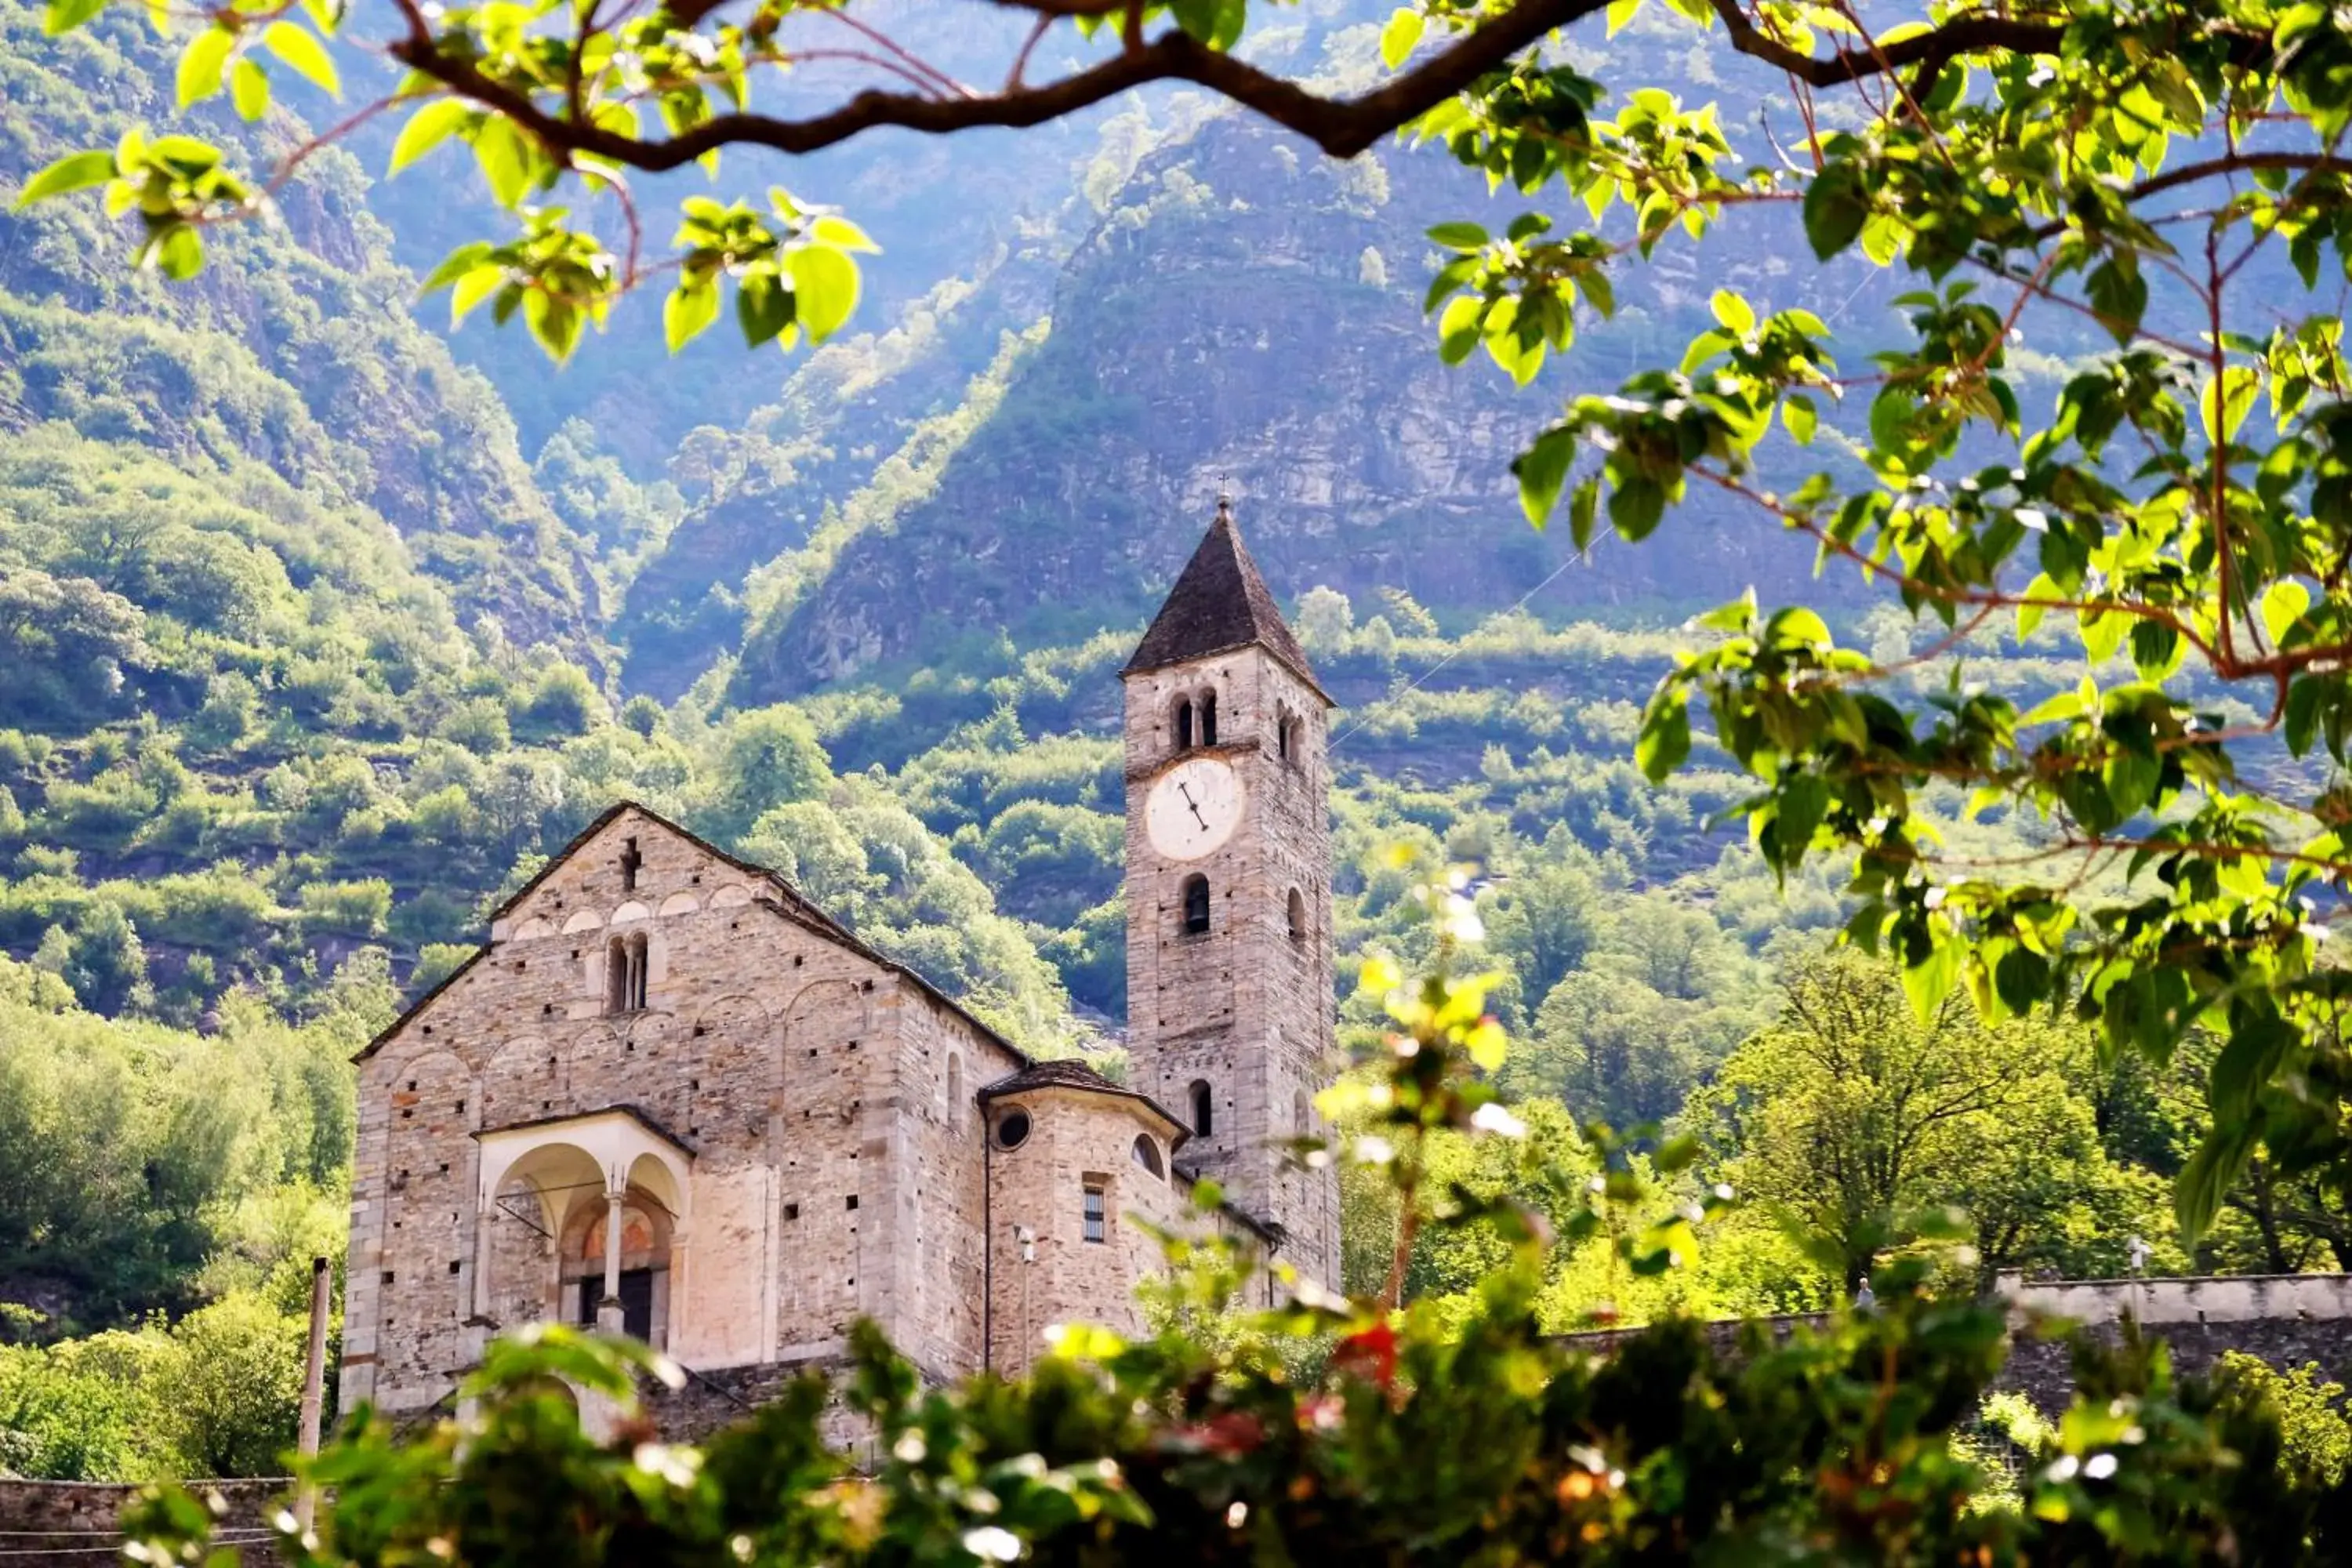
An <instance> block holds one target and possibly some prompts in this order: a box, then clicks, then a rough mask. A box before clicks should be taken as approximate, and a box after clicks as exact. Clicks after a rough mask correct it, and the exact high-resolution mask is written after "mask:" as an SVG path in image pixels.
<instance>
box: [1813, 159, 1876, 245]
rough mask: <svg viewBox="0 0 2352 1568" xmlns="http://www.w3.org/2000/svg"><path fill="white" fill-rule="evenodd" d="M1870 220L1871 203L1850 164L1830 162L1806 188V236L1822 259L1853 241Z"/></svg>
mask: <svg viewBox="0 0 2352 1568" xmlns="http://www.w3.org/2000/svg"><path fill="white" fill-rule="evenodd" d="M1869 221H1870V204H1869V203H1868V202H1867V201H1865V200H1864V197H1863V195H1862V193H1861V190H1860V189H1859V187H1858V183H1857V176H1856V174H1855V171H1854V167H1853V164H1851V163H1832V164H1831V165H1830V166H1829V167H1828V168H1826V169H1823V170H1822V172H1821V173H1820V174H1816V175H1814V176H1813V183H1812V184H1811V185H1808V186H1807V187H1806V188H1805V238H1806V239H1807V240H1808V241H1809V242H1811V245H1812V247H1813V254H1814V255H1815V256H1817V257H1819V258H1821V259H1822V260H1823V261H1827V260H1828V259H1829V258H1831V257H1832V256H1835V255H1837V254H1838V253H1839V252H1840V251H1842V250H1843V249H1845V248H1846V247H1848V246H1850V245H1852V244H1853V242H1854V239H1855V237H1857V236H1859V235H1860V234H1861V233H1862V226H1863V225H1864V224H1865V223H1867V222H1869Z"/></svg>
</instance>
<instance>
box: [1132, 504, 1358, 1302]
mask: <svg viewBox="0 0 2352 1568" xmlns="http://www.w3.org/2000/svg"><path fill="white" fill-rule="evenodd" d="M1121 679H1123V680H1124V681H1125V683H1126V687H1127V998H1128V1000H1127V1009H1128V1030H1129V1061H1130V1064H1131V1069H1130V1074H1129V1076H1130V1079H1131V1081H1132V1084H1133V1087H1135V1088H1137V1089H1141V1090H1142V1091H1143V1092H1144V1093H1146V1094H1149V1095H1150V1096H1151V1097H1152V1098H1153V1099H1154V1100H1158V1101H1159V1102H1160V1104H1162V1105H1164V1106H1167V1107H1168V1108H1170V1109H1171V1110H1173V1111H1175V1113H1176V1114H1177V1115H1178V1116H1180V1117H1181V1118H1182V1119H1183V1120H1184V1121H1186V1122H1187V1123H1188V1124H1190V1126H1191V1127H1192V1138H1191V1139H1190V1140H1189V1141H1188V1142H1186V1143H1185V1144H1184V1146H1183V1148H1182V1149H1181V1151H1180V1152H1179V1153H1178V1155H1177V1162H1178V1163H1179V1164H1181V1165H1183V1166H1185V1167H1187V1168H1189V1169H1192V1170H1193V1171H1195V1172H1197V1173H1199V1174H1200V1175H1202V1176H1203V1177H1207V1178H1210V1179H1213V1180H1214V1181H1215V1182H1217V1183H1218V1184H1220V1185H1222V1186H1223V1189H1224V1194H1225V1197H1226V1199H1227V1201H1228V1202H1230V1203H1233V1204H1234V1205H1236V1206H1238V1207H1240V1208H1242V1209H1243V1210H1244V1211H1246V1212H1247V1213H1248V1214H1250V1215H1252V1216H1254V1217H1255V1218H1257V1219H1259V1220H1261V1221H1264V1222H1267V1223H1270V1224H1273V1225H1276V1226H1280V1227H1281V1229H1282V1231H1283V1232H1284V1234H1285V1237H1286V1239H1285V1240H1284V1242H1283V1244H1282V1246H1281V1247H1280V1248H1279V1250H1278V1253H1277V1258H1278V1260H1283V1261H1287V1262H1289V1263H1290V1264H1291V1265H1293V1266H1294V1267H1295V1268H1297V1269H1298V1271H1299V1273H1300V1274H1301V1275H1302V1276H1304V1277H1305V1278H1306V1279H1309V1280H1311V1281H1313V1282H1314V1283H1316V1284H1318V1285H1323V1286H1326V1287H1328V1288H1329V1289H1339V1284H1340V1280H1339V1176H1338V1174H1337V1170H1336V1167H1331V1166H1327V1167H1326V1168H1325V1169H1323V1170H1321V1171H1308V1170H1305V1169H1303V1168H1300V1167H1299V1166H1298V1165H1297V1163H1296V1162H1295V1161H1294V1160H1293V1159H1292V1158H1291V1157H1290V1152H1289V1151H1288V1149H1287V1148H1286V1144H1287V1143H1288V1142H1289V1141H1290V1140H1292V1139H1294V1138H1298V1137H1302V1136H1314V1135H1318V1134H1325V1133H1327V1131H1328V1130H1327V1129H1326V1128H1324V1126H1323V1124H1322V1121H1321V1119H1320V1117H1319V1116H1318V1113H1317V1112H1316V1110H1315V1109H1314V1099H1315V1095H1316V1093H1317V1091H1318V1090H1319V1089H1321V1088H1322V1087H1323V1086H1324V1085H1325V1084H1326V1083H1328V1081H1329V1080H1330V1078H1331V1076H1332V1073H1333V1071H1334V1068H1335V1066H1336V1063H1335V1060H1334V1029H1335V1015H1334V1008H1333V1002H1332V995H1331V834H1330V817H1329V810H1328V800H1327V795H1328V790H1329V777H1328V773H1327V771H1326V759H1325V752H1326V748H1327V747H1328V743H1329V725H1328V713H1329V710H1330V706H1331V704H1330V700H1329V699H1328V697H1326V696H1325V695H1324V694H1323V689H1322V688H1321V687H1320V686H1318V684H1317V683H1316V680H1315V674H1314V671H1313V670H1312V669H1311V668H1309V667H1308V665H1307V655H1306V652H1305V651H1304V650H1303V649H1302V648H1300V647H1299V646H1298V639H1297V637H1293V636H1292V635H1291V631H1290V628H1289V626H1286V624H1284V621H1283V619H1282V614H1281V612H1280V610H1279V609H1277V608H1276V605H1275V602H1274V596H1273V595H1272V594H1270V593H1268V592H1267V590H1266V586H1265V579H1264V578H1262V577H1260V576H1259V575H1258V570H1257V564H1256V563H1255V562H1254V561H1252V560H1251V559H1250V556H1249V552H1248V551H1246V550H1244V548H1243V547H1242V542H1241V535H1240V533H1239V532H1238V531H1237V530H1236V529H1235V527H1234V516H1233V508H1232V505H1231V503H1230V502H1229V501H1228V500H1225V499H1224V498H1223V497H1220V498H1219V499H1218V502H1217V516H1216V521H1215V522H1214V523H1213V524H1212V525H1211V526H1210V529H1209V532H1208V536H1207V537H1206V538H1204V539H1202V541H1201V544H1200V548H1199V549H1197V550H1196V551H1194V552H1193V553H1192V561H1191V562H1190V563H1188V564H1187V565H1186V566H1185V568H1184V571H1183V573H1182V574H1181V576H1179V577H1178V578H1177V579H1176V585H1175V587H1174V588H1173V589H1171V591H1170V593H1169V595H1168V600H1167V603H1166V604H1164V605H1161V606H1160V614H1159V616H1157V617H1156V618H1155V619H1154V620H1153V621H1152V623H1151V629H1150V631H1148V632H1146V633H1145V634H1144V637H1143V641H1142V643H1141V644H1140V645H1139V647H1137V648H1136V650H1135V657H1134V658H1131V659H1129V661H1128V663H1127V668H1126V669H1125V670H1124V671H1122V672H1121Z"/></svg>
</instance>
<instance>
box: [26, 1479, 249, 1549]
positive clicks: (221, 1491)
mask: <svg viewBox="0 0 2352 1568" xmlns="http://www.w3.org/2000/svg"><path fill="white" fill-rule="evenodd" d="M288 1485H289V1482H288V1481H287V1479H286V1478H284V1477H283V1476H272V1477H263V1478H258V1479H247V1480H233V1481H207V1482H201V1483H198V1488H199V1489H198V1495H199V1496H207V1497H217V1498H218V1499H219V1500H220V1505H219V1513H218V1518H219V1521H220V1522H219V1524H218V1526H217V1527H216V1530H215V1539H216V1540H217V1541H218V1542H220V1543H221V1544H223V1545H230V1546H235V1547H236V1550H237V1552H238V1554H239V1560H240V1561H242V1562H245V1563H254V1564H260V1563H271V1562H275V1561H276V1560H277V1558H276V1553H275V1552H273V1551H271V1549H270V1548H269V1546H268V1542H269V1540H270V1539H271V1532H270V1531H269V1525H268V1521H269V1519H270V1517H271V1515H273V1514H275V1513H276V1512H277V1511H278V1507H279V1506H280V1504H281V1502H282V1500H283V1498H284V1496H285V1493H286V1489H287V1487H288ZM138 1492H139V1488H138V1487H136V1486H134V1485H127V1484H116V1483H113V1482H105V1481H100V1482H91V1481H10V1480H0V1552H6V1553H8V1554H9V1555H8V1557H7V1559H6V1561H7V1562H8V1563H12V1564H16V1563H22V1564H25V1565H26V1568H35V1565H37V1564H47V1563H58V1564H71V1563H84V1564H90V1563H115V1562H120V1561H121V1541H122V1537H121V1530H120V1526H119V1523H118V1521H120V1520H121V1517H122V1510H123V1509H124V1508H125V1507H126V1506H127V1505H128V1504H129V1503H130V1501H131V1499H132V1498H134V1497H136V1496H137V1495H138Z"/></svg>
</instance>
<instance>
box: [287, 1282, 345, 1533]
mask: <svg viewBox="0 0 2352 1568" xmlns="http://www.w3.org/2000/svg"><path fill="white" fill-rule="evenodd" d="M334 1283H335V1277H334V1275H333V1273H332V1272H331V1271H330V1269H329V1268H328V1267H327V1260H326V1259H325V1258H312V1259H310V1354H309V1355H308V1356H306V1357H305V1358H304V1360H303V1363H302V1429H301V1439H300V1441H301V1451H302V1457H303V1458H306V1459H308V1458H312V1457H313V1456H315V1455H316V1454H317V1453H318V1451H319V1421H320V1413H321V1407H322V1406H323V1405H324V1404H325V1401H326V1392H327V1310H328V1298H329V1296H330V1295H331V1293H332V1291H333V1289H334ZM317 1503H318V1493H317V1492H316V1491H315V1490H313V1489H311V1488H310V1487H309V1486H307V1485H306V1486H304V1487H303V1488H302V1489H301V1492H300V1494H299V1496H298V1497H297V1498H296V1499H295V1502H294V1517H295V1518H296V1519H297V1520H298V1521H300V1522H301V1526H302V1528H303V1529H304V1530H306V1531H307V1530H309V1529H310V1519H311V1515H312V1513H313V1512H314V1511H315V1509H316V1506H317Z"/></svg>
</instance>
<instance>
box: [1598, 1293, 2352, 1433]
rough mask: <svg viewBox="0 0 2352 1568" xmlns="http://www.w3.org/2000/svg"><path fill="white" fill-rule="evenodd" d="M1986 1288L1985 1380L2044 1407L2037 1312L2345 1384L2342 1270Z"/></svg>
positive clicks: (2047, 1404)
mask: <svg viewBox="0 0 2352 1568" xmlns="http://www.w3.org/2000/svg"><path fill="white" fill-rule="evenodd" d="M1996 1295H1997V1296H1998V1297H1999V1299H2000V1300H2004V1301H2006V1302H2007V1303H2008V1306H2009V1310H2010V1322H2011V1328H2012V1332H2011V1339H2010V1349H2009V1360H2008V1362H2007V1363H2006V1364H2004V1365H2003V1366H2002V1368H2001V1371H2000V1376H1999V1377H1998V1378H1996V1379H1994V1381H1993V1386H1994V1387H1996V1388H2000V1389H2008V1390H2013V1391H2015V1392H2018V1393H2021V1394H2025V1395H2026V1396H2027V1397H2028V1398H2030V1399H2032V1401H2033V1403H2034V1404H2035V1405H2037V1406H2038V1407H2040V1408H2041V1409H2042V1411H2043V1412H2045V1413H2047V1414H2053V1415H2054V1414H2056V1413H2057V1412H2058V1411H2060V1410H2063V1408H2064V1407H2065V1406H2066V1404H2067V1402H2068V1401H2069V1400H2071V1399H2072V1398H2073V1397H2074V1352H2073V1350H2072V1348H2071V1346H2070V1345H2069V1344H2068V1343H2067V1342H2065V1341H2063V1340H2049V1339H2042V1338H2038V1337H2036V1336H2034V1335H2032V1334H2026V1333H2018V1332H2015V1330H2018V1329H2023V1328H2025V1327H2026V1326H2027V1325H2029V1324H2030V1323H2032V1322H2033V1321H2037V1320H2046V1319H2054V1318H2063V1319H2067V1320H2071V1321H2074V1322H2076V1323H2079V1324H2081V1325H2082V1326H2083V1328H2084V1331H2085V1333H2086V1334H2087V1335H2088V1336H2089V1337H2090V1338H2091V1339H2094V1340H2096V1341H2098V1342H2101V1343H2104V1344H2109V1345H2112V1344H2115V1343H2116V1342H2118V1341H2120V1340H2121V1339H2122V1337H2123V1333H2124V1325H2125V1323H2126V1321H2130V1322H2136V1323H2137V1324H2138V1325H2139V1326H2140V1328H2141V1330H2142V1331H2144V1332H2145V1333H2146V1334H2147V1337H2148V1338H2150V1339H2156V1340H2161V1341H2163V1342H2165V1343H2166V1344H2168V1345H2169V1346H2170V1347H2171V1350H2172V1364H2173V1367H2174V1370H2176V1371H2178V1372H2181V1373H2204V1372H2208V1371H2210V1369H2211V1368H2212V1367H2213V1366H2214V1364H2215V1363H2218V1362H2220V1361H2221V1358H2222V1357H2223V1356H2224V1355H2226V1354H2228V1353H2230V1352H2232V1351H2235V1352H2239V1353H2240V1354H2242V1355H2250V1356H2253V1357H2255V1358H2257V1359H2259V1360H2261V1361H2265V1362H2268V1363H2270V1364H2271V1365H2272V1366H2273V1367H2276V1368H2278V1369H2279V1370H2280V1371H2282V1372H2292V1371H2294V1369H2295V1368H2297V1367H2300V1366H2302V1365H2304V1364H2305V1363H2307V1362H2315V1363H2318V1366H2319V1369H2320V1371H2321V1372H2322V1373H2325V1374H2326V1379H2327V1381H2329V1382H2332V1383H2341V1384H2347V1385H2352V1274H2248V1275H2226V1276H2224V1275H2216V1276H2210V1277H2207V1278H2202V1279H2060V1280H2043V1281H2036V1282H2032V1283H2028V1282H2026V1281H2025V1280H2024V1279H2023V1278H2022V1277H2021V1276H2019V1275H2015V1274H2004V1275H2002V1276H2000V1282H1999V1284H1998V1286H1997V1288H1996ZM1828 1321H1829V1319H1828V1318H1827V1317H1826V1316H1825V1315H1823V1314H1820V1313H1796V1314H1790V1315H1785V1316H1780V1317H1769V1318H1729V1319H1719V1320H1717V1321H1713V1322H1709V1323H1706V1324H1702V1325H1701V1327H1702V1329H1703V1330H1704V1331H1705V1332H1706V1337H1707V1341H1708V1342H1709V1343H1710V1344H1712V1345H1713V1346H1714V1347H1715V1349H1716V1351H1717V1353H1719V1354H1728V1353H1730V1352H1735V1351H1737V1350H1738V1348H1739V1343H1740V1341H1741V1339H1742V1338H1743V1337H1744V1336H1745V1334H1746V1333H1747V1331H1748V1330H1749V1329H1750V1328H1751V1326H1752V1327H1757V1328H1760V1329H1761V1330H1762V1331H1763V1332H1764V1333H1765V1334H1767V1335H1768V1336H1769V1338H1770V1339H1772V1340H1773V1341H1774V1342H1780V1341H1784V1340H1786V1339H1787V1338H1788V1337H1789V1336H1790V1334H1791V1333H1792V1332H1794V1331H1796V1330H1798V1329H1800V1328H1820V1327H1822V1325H1823V1324H1825V1323H1827V1322H1828ZM1637 1332H1639V1330H1635V1329H1600V1330H1594V1331H1587V1332H1584V1333H1574V1334H1563V1335H1561V1336H1560V1338H1561V1340H1562V1341H1563V1342H1566V1343H1568V1344H1570V1345H1573V1346H1576V1347H1577V1348H1580V1349H1583V1350H1589V1351H1593V1352H1603V1353H1605V1352H1607V1351H1608V1350H1609V1349H1610V1347H1611V1346H1612V1345H1614V1344H1615V1343H1616V1342H1618V1341H1620V1340H1622V1339H1623V1338H1624V1337H1626V1336H1627V1335H1628V1334H1633V1333H1637Z"/></svg>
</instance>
